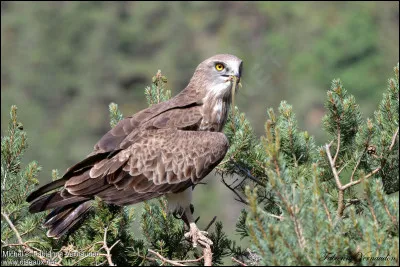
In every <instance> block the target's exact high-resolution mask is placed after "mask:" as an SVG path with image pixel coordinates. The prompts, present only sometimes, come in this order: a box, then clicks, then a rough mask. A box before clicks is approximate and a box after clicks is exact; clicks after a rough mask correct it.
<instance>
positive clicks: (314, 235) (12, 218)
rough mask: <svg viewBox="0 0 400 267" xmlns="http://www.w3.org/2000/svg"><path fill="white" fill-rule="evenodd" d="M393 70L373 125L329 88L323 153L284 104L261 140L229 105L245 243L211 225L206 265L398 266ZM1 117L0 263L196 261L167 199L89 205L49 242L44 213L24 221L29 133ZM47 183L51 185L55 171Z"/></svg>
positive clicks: (229, 175) (114, 108) (113, 114)
mask: <svg viewBox="0 0 400 267" xmlns="http://www.w3.org/2000/svg"><path fill="white" fill-rule="evenodd" d="M398 70H399V66H398V65H397V66H396V67H395V77H394V78H391V79H389V82H388V84H389V85H388V89H387V91H386V92H385V93H384V94H383V99H382V101H381V103H380V104H379V106H378V107H377V111H376V112H375V113H374V118H367V119H364V118H363V116H362V114H361V111H360V108H359V106H358V105H357V104H356V101H355V98H354V97H353V96H352V95H351V94H350V93H349V92H348V91H347V90H346V89H345V88H344V86H343V84H342V82H341V81H340V80H334V81H333V82H332V86H331V89H330V90H328V92H327V98H326V101H325V107H326V115H325V117H324V119H323V128H324V130H325V132H326V133H327V136H328V139H327V143H326V144H324V145H320V146H318V145H317V144H316V142H315V140H314V138H313V137H312V136H310V135H309V134H308V132H306V131H301V130H300V129H299V127H298V124H297V120H296V116H295V114H294V112H293V108H292V106H291V105H289V104H288V103H287V102H286V101H282V102H281V104H280V106H279V109H278V113H275V112H274V110H273V109H268V110H267V116H268V118H267V121H266V123H265V135H264V136H262V137H261V138H257V137H256V136H255V134H254V131H253V128H252V127H251V125H250V123H249V121H248V120H247V119H246V116H245V114H244V113H241V112H240V111H239V109H238V108H237V107H234V108H235V112H234V113H230V115H229V118H228V122H227V124H226V126H225V129H224V132H225V133H226V135H227V137H228V139H229V141H230V149H229V151H228V152H227V155H226V157H225V159H224V160H223V161H222V162H221V164H220V165H219V166H218V167H217V168H216V171H217V173H218V174H219V175H220V176H221V181H222V182H223V183H224V184H225V185H226V186H227V188H228V189H229V190H231V191H232V192H233V196H234V197H235V198H236V200H238V201H239V202H241V203H243V205H244V207H245V208H244V209H243V211H242V213H241V214H240V216H239V218H238V220H237V224H236V226H237V231H236V234H238V235H239V236H240V238H241V239H242V241H243V243H242V242H240V245H238V244H237V243H236V242H234V241H232V240H230V239H229V237H228V235H227V234H226V233H225V232H224V231H223V225H222V223H221V222H215V224H214V220H213V221H211V222H210V223H209V224H208V226H207V227H206V228H205V229H204V230H207V231H208V232H209V233H210V234H209V236H210V238H211V240H212V241H213V243H214V245H213V246H212V253H213V255H212V263H213V265H222V264H227V263H228V264H232V263H233V264H238V265H244V264H246V265H398V263H399V249H398V247H399V228H398V221H399V210H398V198H396V196H393V195H391V193H393V192H398V191H399V174H398V164H399V163H398V158H399V154H398V153H399V152H398V149H399V136H398V129H399V124H398V121H399V114H398V108H399V77H398ZM166 84H167V79H166V77H165V76H163V75H162V74H161V71H158V72H157V74H156V76H154V77H153V80H152V84H151V85H150V86H149V87H147V88H146V89H145V96H146V98H147V101H148V104H149V105H150V106H151V105H153V104H157V103H160V102H161V101H166V100H168V99H169V98H170V97H171V92H170V91H169V90H168V89H167V87H166ZM109 110H110V125H111V127H114V126H115V125H116V124H117V123H118V122H119V121H120V120H122V119H123V115H122V113H121V112H120V111H119V109H118V105H117V104H114V103H111V104H110V106H109ZM232 114H235V115H232ZM10 115H11V116H10V117H11V119H10V122H9V128H8V132H7V133H5V135H4V136H2V139H1V148H2V151H1V153H2V157H1V186H2V187H1V204H2V212H1V215H2V216H1V236H2V243H1V250H2V264H4V265H5V264H6V263H7V261H8V260H10V259H12V257H11V256H10V255H11V253H21V254H19V256H18V257H20V258H23V259H25V260H31V261H36V264H46V265H47V264H54V265H82V266H84V265H115V264H116V265H146V266H147V265H179V264H184V265H204V258H202V256H203V250H202V248H201V247H200V248H193V247H192V244H191V242H190V240H186V239H185V237H184V233H185V232H186V231H187V229H186V226H185V225H184V223H183V221H182V220H179V219H177V218H175V217H174V215H172V214H170V213H168V210H167V202H166V199H165V198H159V199H155V200H151V201H146V202H144V203H143V204H142V205H134V206H129V207H118V206H114V205H107V204H105V203H104V202H101V201H100V200H99V199H96V200H95V201H94V207H93V209H92V211H91V212H90V213H89V214H88V215H87V218H86V220H85V222H84V223H83V224H82V225H81V226H80V227H79V228H78V229H77V230H76V231H74V232H71V233H69V234H68V235H66V236H64V237H62V238H61V239H59V240H53V239H49V238H47V237H46V233H45V229H42V228H41V226H40V224H41V222H42V221H43V219H44V217H45V215H46V214H45V213H40V214H30V213H29V212H28V210H27V207H28V204H27V203H26V202H25V198H26V196H27V194H28V193H29V192H31V191H33V190H34V188H35V186H36V185H37V184H38V180H37V177H38V174H39V171H40V166H39V164H38V163H37V162H32V163H29V164H28V165H27V166H22V164H21V158H22V156H23V153H24V151H25V150H26V148H27V137H26V133H25V132H24V130H23V126H22V124H21V123H20V122H19V121H18V119H17V108H16V107H15V106H12V107H11V114H10ZM52 177H53V179H57V178H59V177H60V175H59V174H58V171H57V170H54V171H53V173H52ZM195 215H196V213H195ZM198 219H199V218H198ZM202 223H205V224H206V223H207V222H202ZM134 225H138V227H136V228H135V226H134ZM39 252H40V253H39ZM50 252H51V253H50ZM7 253H8V254H7ZM14 259H15V258H14Z"/></svg>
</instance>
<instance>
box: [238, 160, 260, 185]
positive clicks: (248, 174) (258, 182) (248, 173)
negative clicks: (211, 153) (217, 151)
mask: <svg viewBox="0 0 400 267" xmlns="http://www.w3.org/2000/svg"><path fill="white" fill-rule="evenodd" d="M231 162H232V163H233V165H235V167H236V168H238V169H239V170H240V171H241V172H242V173H243V174H245V175H246V176H247V177H248V178H250V179H251V180H252V181H254V182H255V183H256V184H258V185H260V186H262V187H265V183H263V182H261V181H260V179H258V178H256V177H254V176H253V175H251V173H250V171H249V170H246V169H245V168H243V167H242V166H240V165H239V164H237V163H236V162H235V161H234V160H233V159H231Z"/></svg>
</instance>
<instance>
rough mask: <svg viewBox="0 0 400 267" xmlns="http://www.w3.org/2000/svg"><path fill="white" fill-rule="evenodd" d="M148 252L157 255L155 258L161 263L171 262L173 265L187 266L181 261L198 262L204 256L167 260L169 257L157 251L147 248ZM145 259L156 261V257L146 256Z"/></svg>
mask: <svg viewBox="0 0 400 267" xmlns="http://www.w3.org/2000/svg"><path fill="white" fill-rule="evenodd" d="M149 252H150V253H152V254H153V255H155V256H157V258H158V259H159V260H161V261H162V264H164V263H169V264H171V265H173V266H187V265H185V264H183V263H193V262H199V261H200V260H202V259H203V258H204V256H202V257H200V258H198V259H194V260H181V261H177V260H169V259H167V258H165V257H164V256H162V255H161V254H160V253H158V252H156V251H154V250H152V249H149ZM147 259H149V260H153V261H156V259H154V258H147Z"/></svg>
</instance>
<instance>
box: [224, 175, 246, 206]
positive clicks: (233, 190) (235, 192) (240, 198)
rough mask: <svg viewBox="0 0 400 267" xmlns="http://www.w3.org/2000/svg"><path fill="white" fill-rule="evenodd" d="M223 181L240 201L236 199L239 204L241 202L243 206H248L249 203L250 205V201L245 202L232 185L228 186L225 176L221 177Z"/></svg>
mask: <svg viewBox="0 0 400 267" xmlns="http://www.w3.org/2000/svg"><path fill="white" fill-rule="evenodd" d="M221 181H222V183H223V184H224V185H225V186H226V187H227V188H228V189H229V190H231V191H232V192H233V193H234V194H235V195H236V196H237V197H238V198H239V199H236V198H235V199H236V200H237V201H239V202H241V203H243V204H246V205H248V204H249V203H248V201H247V200H245V199H244V198H243V197H242V196H241V195H240V194H239V193H238V192H237V191H236V190H235V189H234V188H232V187H231V186H232V184H230V185H229V184H228V183H227V182H226V181H225V178H224V177H223V176H221Z"/></svg>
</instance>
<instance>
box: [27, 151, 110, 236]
mask: <svg viewBox="0 0 400 267" xmlns="http://www.w3.org/2000/svg"><path fill="white" fill-rule="evenodd" d="M108 154H109V153H108V152H105V153H98V154H94V155H91V156H88V157H87V158H86V159H84V160H83V161H81V162H79V163H77V164H76V165H74V166H72V167H71V168H69V169H68V170H67V172H66V173H65V174H64V175H63V177H62V178H60V179H58V180H56V181H53V182H51V183H48V184H46V185H44V186H42V187H40V188H39V189H37V190H35V191H34V192H32V193H31V194H30V195H29V196H28V197H27V198H26V201H27V202H29V203H30V206H29V211H30V212H31V213H37V212H41V211H45V210H49V209H53V210H52V211H51V212H50V213H49V215H47V217H46V219H45V222H44V223H43V226H44V227H45V228H48V229H49V230H48V231H47V236H48V237H53V238H60V237H61V236H62V235H63V234H65V233H66V232H67V231H68V230H70V229H71V228H72V227H73V226H74V225H76V224H77V223H78V222H79V221H81V220H83V219H84V217H85V216H84V215H85V214H86V213H87V212H88V211H89V210H90V208H91V206H92V203H91V200H92V199H93V197H92V196H75V195H72V194H70V193H68V191H67V190H66V189H61V190H60V191H55V192H52V193H49V192H50V191H53V190H55V189H60V188H64V186H65V183H66V182H67V181H68V180H69V179H71V178H73V179H76V180H78V181H80V182H82V181H84V180H87V179H88V178H89V176H88V173H89V170H90V169H91V168H92V167H93V165H94V164H95V163H96V162H98V161H99V160H101V159H103V158H105V157H107V155H108Z"/></svg>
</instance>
